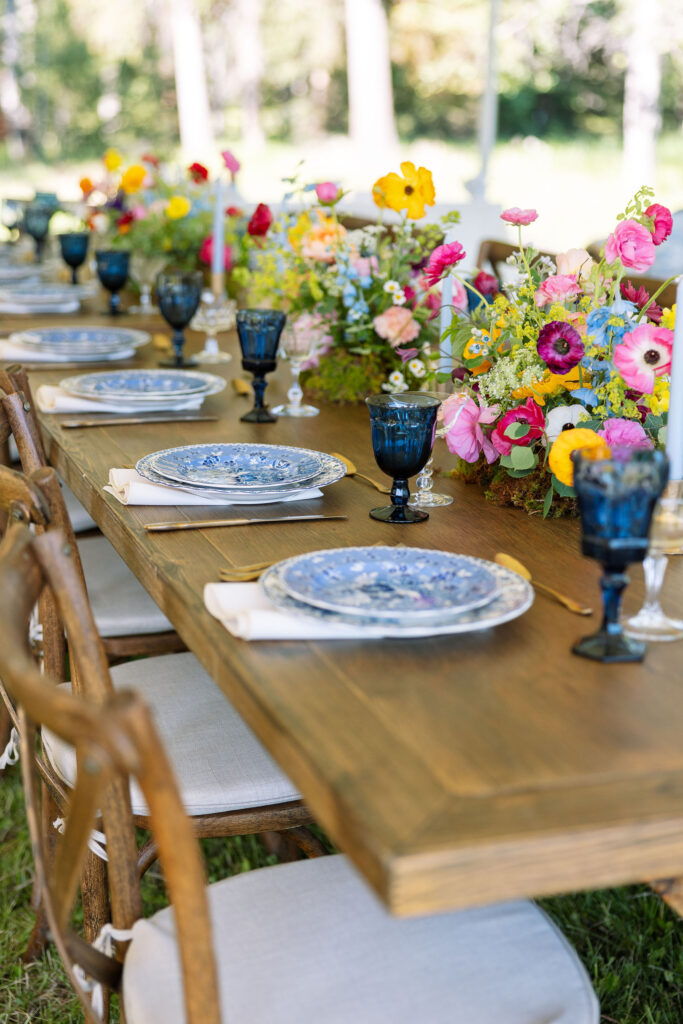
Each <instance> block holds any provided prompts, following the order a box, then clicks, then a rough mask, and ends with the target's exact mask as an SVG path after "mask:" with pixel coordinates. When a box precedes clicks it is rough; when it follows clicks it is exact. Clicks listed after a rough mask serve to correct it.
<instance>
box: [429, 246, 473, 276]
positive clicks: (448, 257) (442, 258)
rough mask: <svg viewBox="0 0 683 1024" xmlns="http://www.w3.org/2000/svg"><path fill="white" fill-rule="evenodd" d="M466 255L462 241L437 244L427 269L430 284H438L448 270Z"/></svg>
mask: <svg viewBox="0 0 683 1024" xmlns="http://www.w3.org/2000/svg"><path fill="white" fill-rule="evenodd" d="M466 255H467V253H466V252H465V250H464V249H463V247H462V246H461V244H460V242H446V243H445V244H444V245H437V247H436V249H434V251H433V252H432V254H431V256H430V257H429V264H428V266H427V269H426V271H425V277H426V278H427V281H428V283H429V285H430V286H431V285H435V284H437V283H438V282H439V281H440V280H441V278H442V277H443V276H444V274H445V273H446V271H447V270H449V269H450V267H455V266H456V265H457V264H458V263H460V261H461V260H464V258H465V256H466Z"/></svg>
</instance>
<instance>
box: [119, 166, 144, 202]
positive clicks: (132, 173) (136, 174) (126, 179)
mask: <svg viewBox="0 0 683 1024" xmlns="http://www.w3.org/2000/svg"><path fill="white" fill-rule="evenodd" d="M146 177H147V171H146V170H145V168H144V167H143V166H142V165H141V164H131V166H130V167H129V168H128V169H127V170H125V171H124V172H123V174H122V175H121V188H122V189H123V191H124V192H125V193H126V194H127V195H132V194H133V192H137V191H138V190H139V189H140V188H142V184H143V182H144V180H145V178H146Z"/></svg>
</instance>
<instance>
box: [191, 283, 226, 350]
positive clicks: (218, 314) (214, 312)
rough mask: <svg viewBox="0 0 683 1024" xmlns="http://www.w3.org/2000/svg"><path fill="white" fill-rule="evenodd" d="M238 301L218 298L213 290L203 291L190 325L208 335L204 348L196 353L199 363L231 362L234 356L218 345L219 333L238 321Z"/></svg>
mask: <svg viewBox="0 0 683 1024" xmlns="http://www.w3.org/2000/svg"><path fill="white" fill-rule="evenodd" d="M236 311H237V303H236V302H235V301H234V299H224V298H221V299H217V298H216V296H215V295H214V294H213V292H212V291H208V290H207V291H204V292H202V301H201V304H200V306H199V309H198V310H197V312H196V313H195V315H194V317H193V318H192V323H191V324H190V327H191V328H192V330H193V331H200V332H201V333H202V334H205V335H206V340H205V341H204V348H203V349H202V350H201V352H198V353H197V355H196V357H195V358H196V360H197V362H198V363H229V362H230V360H231V359H232V356H231V355H230V353H229V352H222V351H221V349H219V347H218V338H217V337H216V335H217V334H222V333H223V332H224V331H231V330H232V329H233V327H234V326H235V323H236Z"/></svg>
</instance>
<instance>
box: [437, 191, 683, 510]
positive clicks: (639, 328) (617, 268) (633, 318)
mask: <svg viewBox="0 0 683 1024" xmlns="http://www.w3.org/2000/svg"><path fill="white" fill-rule="evenodd" d="M652 199H653V192H652V190H651V189H648V188H642V189H640V191H639V192H638V193H637V194H636V196H635V197H634V199H633V200H632V201H631V202H630V203H629V204H628V206H627V207H626V210H625V211H624V213H622V214H620V215H619V216H618V218H617V225H616V227H615V229H614V231H613V232H612V233H611V234H610V235H609V237H608V239H607V241H606V243H605V246H604V249H603V250H602V253H601V258H600V260H599V261H598V262H596V261H594V260H593V259H592V258H591V256H590V255H589V253H588V252H587V251H586V250H585V249H570V250H569V251H568V252H566V253H563V254H560V255H559V256H557V257H556V258H555V259H550V258H548V257H541V256H539V254H538V253H536V252H535V251H534V250H532V249H531V248H530V247H527V246H525V245H524V244H523V241H522V228H523V227H524V226H525V225H528V224H531V223H533V222H534V221H535V220H536V218H537V213H536V211H535V210H520V209H518V208H516V207H515V208H512V209H509V210H505V211H504V212H503V214H502V215H501V216H502V219H503V221H504V222H505V223H507V224H509V225H513V226H516V227H517V230H518V236H519V250H518V251H517V252H516V253H514V254H513V255H512V256H511V257H510V258H509V259H508V264H509V266H510V274H511V281H510V282H509V283H508V284H507V285H502V284H501V285H499V284H498V282H497V281H496V280H495V278H493V277H492V275H488V274H486V275H482V274H481V273H480V274H479V275H477V277H476V278H474V280H473V281H468V280H463V279H461V278H460V277H459V275H457V273H456V271H455V268H456V267H457V265H458V264H459V263H460V262H461V261H462V260H463V259H464V258H465V252H464V250H463V249H462V247H461V246H459V245H458V243H457V242H456V243H451V244H450V245H442V246H438V247H437V248H436V249H435V250H434V251H433V252H432V254H431V256H430V259H429V264H428V268H427V276H428V278H429V279H430V280H434V279H437V278H438V279H443V278H444V277H445V276H446V275H447V274H455V276H456V277H457V280H458V281H460V283H461V284H462V286H464V287H465V288H467V291H468V299H469V301H468V309H467V310H466V311H465V310H463V309H462V308H461V309H457V310H455V311H454V316H453V319H452V322H451V325H450V327H449V328H448V330H447V331H446V332H445V333H444V338H448V339H449V340H450V343H451V346H452V352H453V356H454V358H455V362H456V364H457V365H456V369H455V370H454V371H453V379H454V381H456V383H457V385H458V391H457V393H456V394H454V395H451V396H449V398H447V399H446V401H445V402H444V404H443V430H444V433H445V438H446V443H447V445H448V447H449V449H450V451H451V452H453V453H454V454H456V455H457V456H458V457H459V462H458V468H457V469H456V471H455V472H456V475H459V476H461V477H464V478H465V479H470V480H475V481H477V482H480V483H482V484H483V485H484V486H485V487H486V490H487V495H488V496H489V497H491V498H492V499H493V500H496V501H498V502H499V503H501V504H512V505H517V506H520V507H524V508H526V509H527V511H530V512H537V511H538V512H540V511H542V512H543V515H544V516H547V515H548V514H551V511H552V514H553V515H561V514H563V513H566V512H569V511H572V510H573V508H574V502H573V497H574V491H573V488H572V483H573V463H572V459H571V456H572V453H573V452H574V451H576V450H577V449H579V448H585V447H591V446H592V447H600V446H604V445H607V446H608V447H609V446H612V445H627V446H632V447H642V448H652V447H655V446H662V445H663V443H664V441H665V436H666V419H667V410H668V406H669V381H668V377H667V374H668V373H669V371H670V368H671V352H672V344H673V330H672V328H673V324H674V314H675V308H674V310H671V309H661V308H660V307H659V306H658V305H657V303H656V299H657V298H658V296H659V294H660V292H661V291H662V290H663V289H664V288H665V287H666V285H667V284H668V283H669V282H665V284H664V285H662V288H660V289H659V290H658V291H657V292H656V293H655V294H654V295H652V296H650V295H649V294H648V293H647V291H646V290H645V289H644V288H642V287H641V288H636V287H635V286H634V285H633V284H632V283H631V282H630V281H629V280H628V274H629V273H638V274H642V273H643V272H644V271H646V270H647V269H648V268H649V267H650V266H651V265H652V263H653V262H654V258H655V249H656V246H658V245H661V244H662V242H664V241H666V239H667V238H668V236H669V234H670V233H671V228H672V218H671V213H670V212H669V210H667V209H666V207H663V206H661V205H660V204H658V203H654V202H652Z"/></svg>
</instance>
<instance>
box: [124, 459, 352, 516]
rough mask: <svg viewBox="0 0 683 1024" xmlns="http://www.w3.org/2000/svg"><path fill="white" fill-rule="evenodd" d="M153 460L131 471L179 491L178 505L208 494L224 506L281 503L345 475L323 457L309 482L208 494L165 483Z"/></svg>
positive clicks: (338, 464) (340, 464)
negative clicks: (185, 497)
mask: <svg viewBox="0 0 683 1024" xmlns="http://www.w3.org/2000/svg"><path fill="white" fill-rule="evenodd" d="M155 454H156V453H155ZM321 454H322V453H321ZM153 458H154V455H145V456H144V457H143V458H142V459H140V460H139V462H138V463H137V465H136V467H135V469H136V470H137V472H138V473H139V474H140V476H141V477H143V478H144V479H145V480H149V482H150V483H152V484H160V485H161V486H163V487H174V488H176V489H177V490H178V492H179V500H178V504H179V505H182V500H181V496H182V494H196V495H197V496H198V497H200V498H206V497H207V494H209V495H210V497H212V498H222V499H224V501H225V502H226V504H232V503H236V504H245V505H246V504H251V505H265V504H272V503H273V502H276V501H283V500H284V499H285V498H290V497H292V498H293V497H294V495H295V494H296V493H297V492H298V491H308V490H313V489H319V488H321V487H327V486H329V485H330V484H334V483H336V482H337V480H341V478H342V477H343V476H344V475H345V474H346V466H345V465H344V463H343V462H340V460H339V459H335V458H333V456H331V455H323V458H322V464H321V468H320V470H319V471H318V472H317V473H316V474H315V475H314V476H312V477H311V478H310V480H305V481H303V482H302V483H301V484H298V485H297V486H295V487H292V486H291V485H289V484H287V485H286V486H282V487H280V488H275V487H274V488H242V489H241V490H239V489H238V490H234V489H233V490H231V489H230V488H218V487H212V488H211V490H210V491H207V488H206V487H193V486H191V485H188V484H180V483H177V482H176V481H174V480H168V479H167V478H166V477H164V476H161V475H160V474H159V473H157V472H155V470H154V469H153V468H152V466H151V465H150V460H151V459H153Z"/></svg>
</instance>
